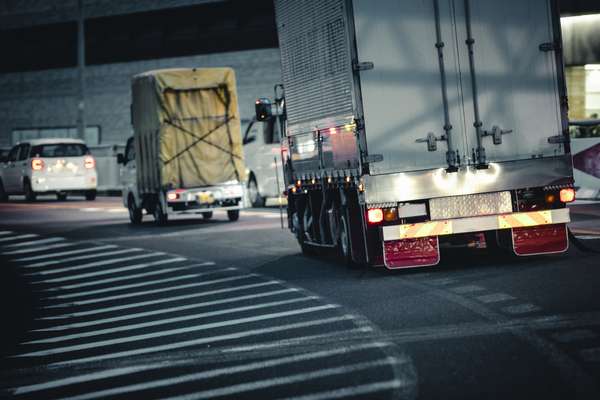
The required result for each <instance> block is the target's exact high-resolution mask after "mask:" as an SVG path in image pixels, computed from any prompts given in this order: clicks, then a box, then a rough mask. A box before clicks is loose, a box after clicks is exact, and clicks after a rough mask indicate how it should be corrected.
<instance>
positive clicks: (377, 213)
mask: <svg viewBox="0 0 600 400" xmlns="http://www.w3.org/2000/svg"><path fill="white" fill-rule="evenodd" d="M367 220H368V221H369V223H370V224H378V223H380V222H381V221H383V210H382V209H381V208H371V209H370V210H369V211H367Z"/></svg>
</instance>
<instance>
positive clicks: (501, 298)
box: [476, 293, 515, 304]
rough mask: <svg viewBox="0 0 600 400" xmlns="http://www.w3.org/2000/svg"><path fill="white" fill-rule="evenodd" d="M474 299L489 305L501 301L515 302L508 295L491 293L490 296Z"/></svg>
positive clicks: (485, 295)
mask: <svg viewBox="0 0 600 400" xmlns="http://www.w3.org/2000/svg"><path fill="white" fill-rule="evenodd" d="M476 299H477V300H478V301H481V302H482V303H486V304H490V303H500V302H502V301H508V300H515V298H514V297H512V296H511V295H509V294H506V293H492V294H484V295H482V296H477V297H476Z"/></svg>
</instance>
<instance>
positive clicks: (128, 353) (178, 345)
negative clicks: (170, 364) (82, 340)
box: [12, 315, 352, 368]
mask: <svg viewBox="0 0 600 400" xmlns="http://www.w3.org/2000/svg"><path fill="white" fill-rule="evenodd" d="M349 319H352V318H351V317H349V316H347V315H342V316H338V317H329V318H322V319H316V320H310V321H303V322H296V323H291V324H286V325H279V326H270V327H268V328H260V329H252V330H249V331H242V332H233V333H228V334H223V335H217V336H210V337H202V338H198V339H192V340H186V341H182V342H173V343H167V344H163V345H158V346H153V347H143V348H138V349H133V350H124V351H120V352H113V353H111V354H103V355H98V356H90V357H82V358H77V359H72V360H66V361H58V362H54V363H50V364H48V365H47V367H49V368H54V367H61V366H67V365H73V364H81V363H88V362H95V361H102V360H111V359H115V358H123V357H132V356H137V355H141V354H150V353H158V352H161V351H170V350H175V349H183V348H186V347H192V346H199V345H203V344H207V343H213V342H220V341H226V340H235V339H242V338H246V337H251V336H259V335H264V334H268V333H275V332H283V331H288V330H293V329H302V328H308V327H313V326H319V325H326V324H332V323H336V322H341V321H347V320H349ZM12 357H15V356H12ZM16 357H18V356H16Z"/></svg>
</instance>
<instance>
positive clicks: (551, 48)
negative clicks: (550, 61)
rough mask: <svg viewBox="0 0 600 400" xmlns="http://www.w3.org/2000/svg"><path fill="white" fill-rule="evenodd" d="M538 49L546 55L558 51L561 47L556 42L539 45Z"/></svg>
mask: <svg viewBox="0 0 600 400" xmlns="http://www.w3.org/2000/svg"><path fill="white" fill-rule="evenodd" d="M538 48H539V49H540V51H543V52H544V53H547V52H549V51H557V50H560V48H561V46H560V44H559V43H557V42H547V43H541V44H540V45H539V47H538Z"/></svg>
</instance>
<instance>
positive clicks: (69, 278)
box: [34, 257, 187, 284]
mask: <svg viewBox="0 0 600 400" xmlns="http://www.w3.org/2000/svg"><path fill="white" fill-rule="evenodd" d="M180 261H187V258H185V257H175V258H170V259H166V260H160V261H152V262H149V263H142V264H136V265H128V266H126V267H118V268H110V269H105V270H102V271H97V272H88V273H86V274H79V275H71V276H66V277H64V278H55V279H47V280H44V281H40V282H34V283H44V284H47V283H62V282H70V281H76V280H78V279H87V278H95V277H97V276H102V275H110V274H116V273H119V272H127V271H134V270H136V269H142V268H148V267H154V266H156V265H163V264H169V263H174V262H180Z"/></svg>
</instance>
